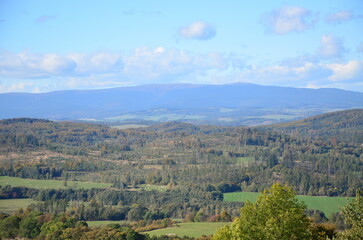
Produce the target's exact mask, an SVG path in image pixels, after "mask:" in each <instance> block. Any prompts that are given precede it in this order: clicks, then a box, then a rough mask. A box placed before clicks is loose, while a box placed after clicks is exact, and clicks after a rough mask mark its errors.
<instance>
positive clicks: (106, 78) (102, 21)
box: [0, 0, 363, 92]
mask: <svg viewBox="0 0 363 240" xmlns="http://www.w3.org/2000/svg"><path fill="white" fill-rule="evenodd" d="M235 82H250V83H256V84H261V85H275V86H288V87H308V88H323V87H329V88H330V87H333V88H342V89H347V90H353V91H360V92H363V1H361V0H347V1H341V0H329V1H328V0H322V1H316V0H315V1H309V0H305V1H279V0H274V1H254V2H253V3H252V1H239V0H235V1H228V0H226V1H217V0H216V1H210V0H209V1H167V0H164V1H161V0H159V1H157V0H153V1H147V0H145V1H137V0H135V1H121V0H118V1H112V0H103V1H96V0H87V1H86V0H77V1H74V0H62V1H55V0H54V1H52V0H44V1H39V0H28V1H25V0H24V1H22V0H0V92H48V91H55V90H66V89H97V88H109V87H120V86H133V85H141V84H154V83H198V84H227V83H235Z"/></svg>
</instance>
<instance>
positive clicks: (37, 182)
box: [0, 176, 111, 189]
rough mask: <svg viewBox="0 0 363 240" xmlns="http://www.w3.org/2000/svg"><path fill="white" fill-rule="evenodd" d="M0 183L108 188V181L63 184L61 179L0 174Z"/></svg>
mask: <svg viewBox="0 0 363 240" xmlns="http://www.w3.org/2000/svg"><path fill="white" fill-rule="evenodd" d="M0 185H1V186H5V185H10V186H13V187H28V188H36V189H66V188H84V189H90V188H108V187H110V186H111V184H110V183H96V182H80V181H67V184H66V186H65V183H64V181H62V180H37V179H27V178H17V177H8V176H0Z"/></svg>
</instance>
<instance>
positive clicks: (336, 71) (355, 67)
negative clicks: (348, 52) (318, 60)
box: [326, 60, 363, 82]
mask: <svg viewBox="0 0 363 240" xmlns="http://www.w3.org/2000/svg"><path fill="white" fill-rule="evenodd" d="M326 67H327V68H329V69H331V70H332V71H333V75H331V76H330V77H329V79H330V80H332V81H334V82H336V81H361V79H362V77H363V62H362V61H358V60H352V61H349V62H348V63H346V64H344V63H334V64H327V65H326Z"/></svg>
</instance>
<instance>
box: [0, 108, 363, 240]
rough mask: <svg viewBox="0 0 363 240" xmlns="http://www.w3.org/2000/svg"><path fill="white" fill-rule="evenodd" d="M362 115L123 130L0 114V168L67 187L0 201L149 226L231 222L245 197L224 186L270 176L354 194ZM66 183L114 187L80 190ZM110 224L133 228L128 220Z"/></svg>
mask: <svg viewBox="0 0 363 240" xmlns="http://www.w3.org/2000/svg"><path fill="white" fill-rule="evenodd" d="M362 119H363V110H348V111H343V112H337V113H334V114H326V115H322V116H321V117H316V118H314V119H310V120H309V119H307V120H305V122H295V123H294V122H292V123H289V124H285V125H271V126H266V127H220V126H218V127H217V126H209V125H192V124H187V123H181V122H167V123H161V124H158V125H151V126H148V127H144V128H138V129H124V130H120V129H117V128H113V127H110V126H107V125H103V124H90V123H82V122H54V121H49V120H44V119H30V118H18V119H6V120H0V162H1V164H0V175H2V176H10V177H17V178H21V179H38V180H42V181H44V182H46V181H47V180H60V181H61V183H62V185H63V188H59V189H52V188H49V189H47V188H45V189H39V188H32V187H26V186H9V185H2V186H0V199H18V198H31V199H34V200H37V201H38V202H37V203H33V204H31V205H30V206H29V207H28V209H26V210H24V212H21V213H18V214H17V215H16V217H17V220H16V219H15V217H14V219H13V220H14V221H15V222H16V221H18V223H20V222H22V221H23V220H21V219H22V218H28V217H29V218H34V216H36V217H37V219H39V218H40V217H39V216H43V215H44V216H48V215H49V216H51V217H49V216H48V218H49V219H57V220H56V221H55V220H54V221H55V222H62V224H68V223H67V221H71V222H72V223H69V224H70V225H69V226H70V227H71V228H87V229H88V226H85V224H83V223H82V221H89V220H127V221H132V222H139V221H144V222H147V223H148V224H146V225H149V226H150V225H158V224H156V223H155V221H162V220H164V219H184V221H194V222H204V221H210V222H219V221H222V222H230V221H232V219H235V218H236V217H239V216H240V209H241V208H242V207H244V203H241V202H226V201H223V194H224V193H228V192H241V191H242V192H262V191H263V190H265V189H268V188H270V187H271V186H272V185H273V184H274V183H281V184H288V185H289V186H291V188H292V191H293V192H294V193H296V194H299V195H308V196H329V197H334V196H343V197H356V193H357V190H362V182H363V176H362V172H363V145H362V143H363V142H362V134H360V133H362V129H363V127H362V126H363V123H362ZM324 121H325V122H324ZM327 121H328V122H329V121H333V122H336V123H339V124H337V125H329V124H325V123H326V122H327ZM321 122H323V123H324V124H325V125H324V126H325V127H324V128H321V127H319V126H320V125H319V124H321ZM329 126H330V127H329ZM70 182H72V183H73V182H98V183H109V184H110V187H100V188H89V189H86V188H80V187H74V186H73V187H72V186H71V184H70ZM148 187H149V188H151V189H148ZM47 214H48V215H47ZM62 214H63V215H62ZM304 214H305V215H307V216H309V217H311V218H312V219H315V220H314V221H316V222H319V221H320V222H321V221H328V218H329V221H331V222H333V223H334V224H335V225H336V228H337V229H340V230H344V229H346V228H348V227H349V226H348V225H345V224H344V223H343V220H342V219H343V217H342V215H341V214H339V213H336V214H333V215H332V216H324V214H323V213H322V212H321V211H318V210H304ZM14 216H15V215H14ZM30 216H32V217H30ZM10 217H12V216H10ZM10 217H9V216H7V217H6V216H5V215H4V216H3V217H2V219H3V220H1V221H4V220H5V219H8V218H10ZM19 219H20V220H19ZM59 219H62V220H59ZM69 219H74V220H69ZM7 221H8V220H7ZM9 221H10V220H9ZM29 221H33V220H29ZM37 221H38V220H37ZM153 221H154V222H153ZM170 221H172V220H170ZM45 222H47V221H45ZM48 223H50V222H49V221H48V222H47V224H48ZM0 225H1V224H0ZM43 226H44V225H43ZM43 226H42V227H41V228H43ZM44 228H45V227H44ZM111 228H112V227H111ZM157 228H158V227H157ZM64 229H65V228H64ZM115 229H117V230H115V231H116V232H117V234H121V235H122V234H136V235H137V231H136V232H132V233H131V232H130V231H134V230H132V229H130V226H124V227H122V228H121V227H117V228H115ZM120 229H122V230H120ZM134 229H135V228H134ZM19 231H20V230H19ZM42 231H43V230H42V229H39V232H38V234H37V236H38V235H39V234H41V232H42ZM62 231H63V230H62ZM84 231H85V232H90V231H93V230H91V229H88V230H87V231H86V230H84ZM100 231H106V230H100ZM107 231H111V230H107ZM62 234H63V233H62ZM115 234H116V233H115ZM136 235H135V236H136ZM20 236H25V235H20ZM26 236H28V237H29V236H30V235H26ZM34 236H35V235H34ZM39 236H40V235H39ZM125 236H126V235H125ZM44 239H52V238H44ZM79 239H81V238H79ZM91 239H93V238H91ZM95 239H96V238H95ZM121 239H122V238H121ZM125 239H126V238H125ZM127 239H128V238H127ZM130 239H131V238H130ZM134 239H142V236H141V238H134ZM165 239H167V238H165Z"/></svg>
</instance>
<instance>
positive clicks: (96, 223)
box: [87, 221, 128, 227]
mask: <svg viewBox="0 0 363 240" xmlns="http://www.w3.org/2000/svg"><path fill="white" fill-rule="evenodd" d="M117 223H118V224H125V223H128V221H87V224H88V226H90V227H99V226H105V225H108V224H117Z"/></svg>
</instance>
